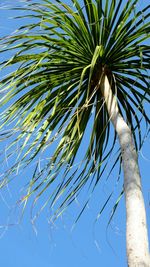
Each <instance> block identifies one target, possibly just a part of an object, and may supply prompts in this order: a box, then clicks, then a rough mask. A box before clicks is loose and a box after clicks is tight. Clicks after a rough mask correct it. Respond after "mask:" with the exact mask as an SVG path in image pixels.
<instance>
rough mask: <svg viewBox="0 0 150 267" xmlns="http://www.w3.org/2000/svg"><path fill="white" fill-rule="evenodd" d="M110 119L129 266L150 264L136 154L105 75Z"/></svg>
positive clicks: (102, 85) (103, 87)
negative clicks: (119, 155) (121, 183)
mask: <svg viewBox="0 0 150 267" xmlns="http://www.w3.org/2000/svg"><path fill="white" fill-rule="evenodd" d="M100 89H101V91H102V94H103V97H104V101H105V104H106V106H107V110H108V113H109V116H110V120H111V122H112V123H113V125H114V128H115V130H116V132H117V134H118V138H119V142H120V147H121V153H122V165H123V171H124V192H125V201H126V247H127V260H128V266H129V267H140V266H141V267H142V266H143V267H150V256H149V243H148V232H147V223H146V212H145V206H144V199H143V194H142V189H141V177H140V172H139V166H138V157H137V153H136V150H135V145H134V142H133V140H132V132H131V129H130V128H129V126H128V125H127V124H126V122H125V121H124V119H123V117H122V116H121V114H120V113H119V109H118V105H117V100H116V99H117V98H116V96H114V95H113V94H112V90H111V85H110V83H109V80H108V78H107V75H105V74H103V77H102V79H101V82H100Z"/></svg>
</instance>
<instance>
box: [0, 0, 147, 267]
mask: <svg viewBox="0 0 150 267" xmlns="http://www.w3.org/2000/svg"><path fill="white" fill-rule="evenodd" d="M21 2H22V3H23V4H24V2H25V1H21ZM146 2H147V4H148V3H149V0H146V1H145V4H146ZM9 3H11V5H15V4H16V3H17V0H15V1H13V4H12V2H11V1H5V0H3V1H2V3H0V7H2V6H4V5H7V4H9ZM140 4H141V8H142V5H143V4H142V1H140ZM0 13H1V14H0V36H3V35H4V34H5V33H8V34H9V33H10V32H12V31H14V30H15V29H16V28H17V27H18V26H20V25H21V23H22V22H21V21H18V22H17V21H14V20H12V19H10V17H11V16H13V15H14V13H12V11H8V10H4V9H3V8H1V9H0ZM147 111H149V109H148V107H147ZM6 146H7V142H5V143H3V144H0V150H1V151H5V148H6ZM149 151H150V139H149V138H147V139H146V141H145V145H144V147H143V149H142V151H141V153H140V157H139V163H140V169H141V175H142V181H143V190H144V196H145V203H146V209H147V215H148V225H149V227H150V216H149V214H150V208H149V200H150V196H149V190H150V186H149V173H148V172H149V166H150V154H149ZM3 168H4V167H3V166H2V168H1V171H3ZM29 175H30V169H28V171H26V173H23V174H22V176H21V177H19V178H17V179H16V181H14V182H13V183H11V184H10V185H9V187H8V188H6V189H5V190H3V191H2V192H0V214H1V216H0V251H1V265H2V266H5V267H20V266H21V267H25V266H28V267H31V266H32V267H33V266H36V267H60V266H61V267H69V266H71V267H76V266H78V267H81V266H86V267H91V266H94V267H98V266H103V267H111V266H116V267H127V264H126V254H125V206H124V198H122V199H121V201H120V205H119V208H118V210H117V212H116V214H115V216H114V218H113V220H112V222H111V224H110V225H109V227H108V228H107V223H108V220H109V216H110V211H111V208H112V207H113V203H114V201H115V199H116V196H117V195H118V192H119V188H121V185H122V184H121V182H120V184H119V185H118V186H117V185H116V184H115V185H114V186H115V189H114V190H115V193H114V197H113V198H112V203H110V205H109V206H108V207H107V208H106V210H105V212H104V213H103V215H102V217H101V218H100V219H99V220H98V221H97V223H96V224H95V223H94V220H95V218H96V216H97V213H98V211H99V210H100V209H101V207H102V203H103V202H104V201H105V200H106V197H107V196H108V194H109V192H110V191H111V185H112V184H111V182H110V183H109V182H108V183H106V182H105V180H103V181H102V183H101V184H100V185H99V186H98V188H97V189H96V191H95V194H94V195H93V197H92V199H91V201H90V203H89V206H88V207H87V208H86V209H85V212H84V214H83V215H82V216H81V218H80V220H79V221H78V223H77V224H76V225H75V227H73V229H72V226H73V224H74V221H75V219H76V216H77V214H78V213H79V212H80V208H81V205H82V201H83V200H84V199H85V194H86V192H83V195H82V196H81V197H80V198H79V199H77V201H76V202H75V203H74V204H73V205H72V206H71V207H70V208H69V209H68V210H67V211H66V212H65V214H64V215H63V217H61V218H59V219H58V221H57V222H56V223H55V224H53V223H52V222H51V221H50V220H49V210H48V209H46V210H44V212H43V213H42V214H41V215H40V216H39V218H38V219H37V220H36V222H35V224H34V225H32V222H31V207H30V206H29V207H27V209H26V211H25V214H24V217H23V219H22V221H21V222H18V218H20V215H19V214H20V208H19V204H15V203H16V201H17V200H18V194H19V195H20V194H21V191H20V186H19V185H20V183H21V184H23V180H24V178H26V177H25V176H29ZM114 177H115V173H113V176H112V177H111V178H112V180H113V178H114Z"/></svg>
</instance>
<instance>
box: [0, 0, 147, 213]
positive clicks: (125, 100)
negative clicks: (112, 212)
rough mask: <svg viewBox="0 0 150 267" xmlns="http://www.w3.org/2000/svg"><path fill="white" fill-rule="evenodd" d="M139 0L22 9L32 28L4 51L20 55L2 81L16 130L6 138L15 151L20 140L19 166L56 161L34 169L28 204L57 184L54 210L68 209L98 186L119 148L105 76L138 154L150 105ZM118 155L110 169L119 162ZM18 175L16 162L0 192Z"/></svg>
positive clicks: (5, 119)
mask: <svg viewBox="0 0 150 267" xmlns="http://www.w3.org/2000/svg"><path fill="white" fill-rule="evenodd" d="M102 2H103V3H102ZM137 3H138V0H136V1H126V4H125V5H123V4H122V1H115V0H114V1H112V0H111V1H109V0H106V1H105V4H104V1H100V0H96V1H91V0H83V1H77V0H72V1H71V2H70V5H68V4H65V2H61V1H55V2H54V1H53V2H51V1H50V0H43V2H42V3H40V4H39V3H33V4H28V6H27V7H26V8H24V11H25V12H26V15H25V16H24V17H26V18H28V19H30V20H32V19H33V22H31V23H30V24H28V25H25V26H22V27H20V29H18V31H16V32H15V34H13V35H11V36H9V37H5V38H3V39H1V47H2V49H1V51H0V52H1V53H4V54H6V53H7V51H10V52H11V53H13V56H12V57H11V58H8V59H7V60H5V61H4V62H2V63H1V69H2V70H3V69H6V70H7V68H8V74H7V75H6V76H5V77H3V78H2V79H1V81H0V87H1V88H0V92H1V100H0V105H1V108H2V109H4V108H5V107H6V109H5V110H4V111H3V112H2V114H1V129H4V127H6V126H9V125H12V127H13V130H12V129H11V130H10V131H7V132H5V133H2V134H1V137H2V138H3V137H7V138H12V137H15V138H14V140H13V142H12V143H11V145H10V147H9V149H13V147H14V146H15V144H17V142H18V141H19V142H20V143H21V145H20V151H19V154H18V162H21V164H22V167H25V166H28V165H29V164H30V163H31V162H32V161H33V160H35V159H37V156H38V155H40V154H41V153H43V151H45V150H46V149H47V148H49V150H48V151H49V154H50V157H49V160H48V161H47V162H46V163H45V165H44V167H43V169H41V170H40V171H38V170H37V168H36V169H35V172H34V175H33V177H32V180H31V181H30V184H29V188H28V189H29V190H28V194H27V196H26V197H25V199H24V200H25V201H26V200H27V199H28V197H29V196H30V195H31V194H32V193H37V197H36V199H38V198H39V197H40V196H41V194H42V193H44V192H45V190H46V189H48V188H50V186H51V184H52V183H53V182H55V180H57V179H58V184H57V186H56V188H55V190H54V192H53V193H52V194H51V195H50V199H49V201H51V205H52V206H53V205H54V204H55V202H56V201H57V200H58V199H59V198H60V196H62V195H63V194H64V193H65V194H64V198H63V200H62V203H61V205H60V210H63V209H64V208H65V207H66V206H67V205H69V204H70V203H71V202H72V201H73V200H74V198H75V197H76V195H78V193H79V192H80V190H81V189H82V188H83V187H84V185H85V184H86V183H87V182H90V183H91V184H92V185H93V188H95V186H96V185H97V183H98V181H99V179H100V177H101V175H102V174H103V172H104V170H105V168H106V167H107V164H108V161H109V158H110V156H111V153H112V151H113V149H114V147H115V143H116V133H115V132H114V133H112V127H111V125H110V118H109V116H108V113H107V110H106V106H105V103H104V100H103V96H102V94H101V91H100V90H99V86H98V84H99V81H100V77H101V75H102V72H103V71H104V70H105V72H106V74H107V76H108V79H109V81H110V83H111V86H112V90H113V93H114V94H116V97H117V100H118V106H119V110H120V112H121V114H122V115H123V117H124V118H125V119H126V121H127V123H128V125H130V127H131V129H132V131H133V138H134V141H135V145H136V149H137V150H138V149H140V148H141V146H142V143H143V138H142V129H141V122H142V123H143V121H145V123H146V127H148V124H149V118H148V115H147V114H146V111H145V109H144V103H145V102H148V103H149V102H150V81H149V69H150V45H149V43H148V42H147V40H149V37H150V5H148V6H146V7H145V8H144V9H143V10H140V11H138V10H137V11H136V4H137ZM22 17H23V16H22ZM9 69H11V71H9ZM87 131H88V141H87V143H86V146H85V148H84V151H82V159H81V156H80V159H81V160H80V164H79V165H77V167H76V165H75V163H76V162H77V157H78V154H79V151H80V147H81V146H82V143H83V142H84V137H85V134H86V132H87ZM53 143H55V144H56V145H55V149H54V152H53V153H50V151H51V145H53ZM118 153H119V152H118ZM117 155H119V156H117V157H118V158H116V159H117V160H116V161H115V164H114V165H113V167H114V166H115V165H116V164H117V163H118V160H120V161H121V157H120V154H117ZM16 168H17V163H15V164H14V166H12V168H11V171H10V173H9V174H6V178H5V179H6V180H5V179H3V180H2V182H1V186H3V185H4V184H5V183H7V181H8V180H7V179H8V176H9V175H10V174H12V173H13V172H15V170H16ZM60 176H61V178H60ZM106 202H107V201H106ZM58 212H59V209H58Z"/></svg>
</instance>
